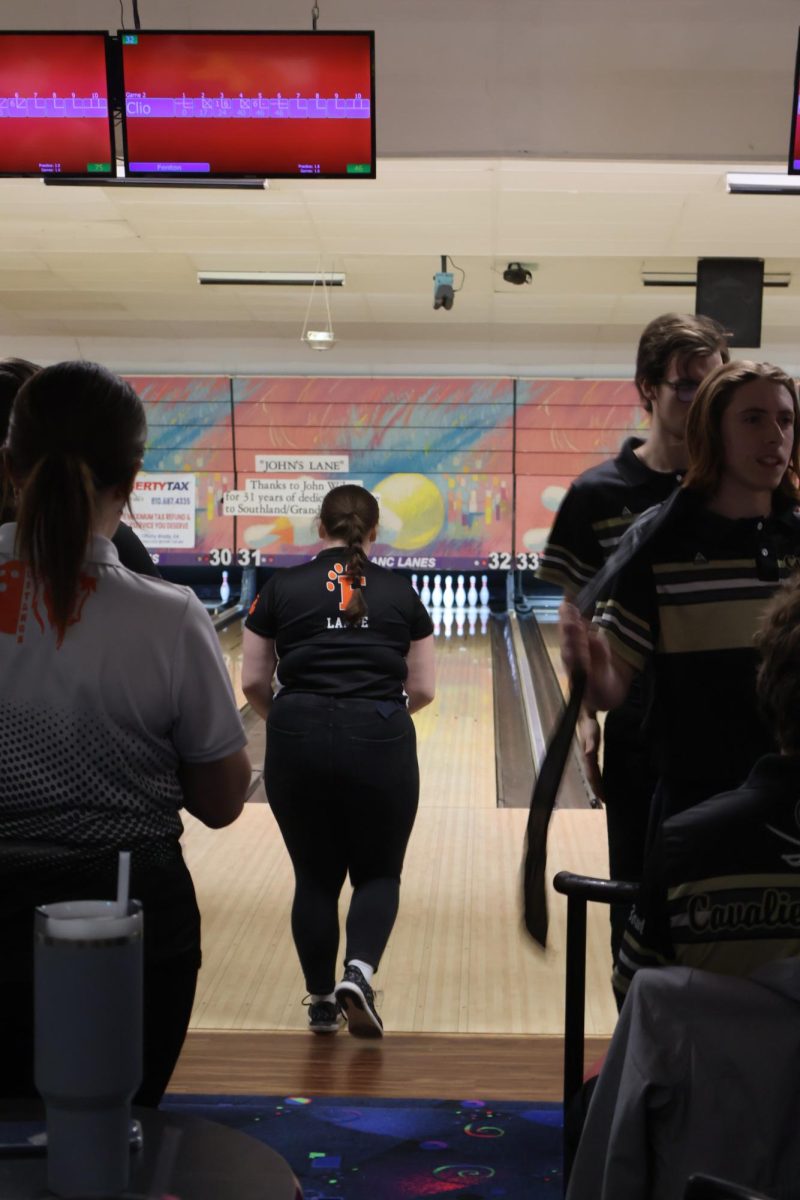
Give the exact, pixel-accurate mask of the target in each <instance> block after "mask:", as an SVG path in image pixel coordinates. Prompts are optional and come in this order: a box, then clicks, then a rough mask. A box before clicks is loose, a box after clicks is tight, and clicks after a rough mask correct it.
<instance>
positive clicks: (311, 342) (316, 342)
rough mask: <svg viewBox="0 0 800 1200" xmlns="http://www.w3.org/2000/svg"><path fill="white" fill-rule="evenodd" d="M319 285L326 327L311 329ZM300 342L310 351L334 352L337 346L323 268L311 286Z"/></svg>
mask: <svg viewBox="0 0 800 1200" xmlns="http://www.w3.org/2000/svg"><path fill="white" fill-rule="evenodd" d="M317 284H319V286H320V288H321V289H322V304H323V321H324V325H323V327H322V328H318V329H311V328H309V322H310V320H311V310H312V308H313V307H314V294H315V292H316V290H317ZM317 307H318V308H319V307H320V306H319V305H317ZM315 319H316V318H315ZM300 340H301V341H302V342H305V344H306V345H307V346H308V348H309V350H332V349H333V347H334V346H335V345H336V337H335V335H334V332H333V319H332V317H331V302H330V298H329V296H328V283H327V279H326V272H325V271H323V270H322V269H321V268H320V270H319V271H317V273H316V275H315V276H314V282H313V283H312V285H311V295H310V296H309V297H308V307H307V308H306V319H305V321H304V322H303V332H302V333H301V334H300Z"/></svg>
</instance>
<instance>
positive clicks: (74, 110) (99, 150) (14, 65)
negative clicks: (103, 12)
mask: <svg viewBox="0 0 800 1200" xmlns="http://www.w3.org/2000/svg"><path fill="white" fill-rule="evenodd" d="M107 42H108V38H107V35H106V34H105V33H8V32H0V175H57V174H61V175H80V176H87V177H88V176H96V175H112V174H114V172H113V170H112V165H113V163H114V151H113V147H114V133H113V126H112V121H111V115H110V112H109V103H108V95H109V88H108V73H107V68H106V46H107Z"/></svg>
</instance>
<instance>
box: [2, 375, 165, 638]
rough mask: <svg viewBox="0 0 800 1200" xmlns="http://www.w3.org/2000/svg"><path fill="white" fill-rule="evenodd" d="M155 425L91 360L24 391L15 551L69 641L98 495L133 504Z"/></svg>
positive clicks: (17, 441) (17, 414)
mask: <svg viewBox="0 0 800 1200" xmlns="http://www.w3.org/2000/svg"><path fill="white" fill-rule="evenodd" d="M146 436H147V422H146V420H145V415H144V407H143V405H142V402H141V400H140V399H139V397H138V396H137V395H136V393H135V392H134V390H133V388H132V387H131V386H130V384H128V383H124V382H123V381H122V380H121V379H118V378H117V376H116V375H113V374H112V373H111V372H110V371H107V370H106V369H105V367H101V366H99V365H98V364H97V363H90V362H64V363H58V364H57V365H56V366H53V367H45V368H44V369H43V370H41V371H39V372H37V374H35V375H33V376H32V377H31V378H30V379H29V380H28V381H27V382H26V383H24V384H23V386H22V387H21V388H20V390H19V392H18V393H17V397H16V400H15V402H14V407H13V410H12V413H11V423H10V425H9V429H8V437H7V442H6V456H7V463H8V467H9V469H10V471H11V473H12V475H13V478H14V482H15V484H16V486H17V487H18V489H19V496H18V502H17V539H16V547H15V552H16V553H17V554H18V555H19V557H20V558H22V559H24V560H26V561H27V563H28V565H29V566H30V568H31V570H32V572H33V576H34V579H35V580H36V582H37V584H41V585H42V586H43V587H44V589H45V592H46V595H47V601H48V607H49V608H50V611H51V614H52V619H53V623H54V625H55V627H56V629H57V631H58V634H59V637H60V638H61V637H63V636H64V634H65V632H66V629H67V625H68V624H69V621H70V617H71V616H72V613H73V610H74V606H75V600H76V597H77V593H78V583H79V575H80V570H81V565H82V563H83V561H84V559H85V557H86V548H87V544H88V541H89V538H90V536H91V534H92V524H93V520H94V516H95V502H96V500H97V498H98V494H99V493H101V492H103V491H105V490H108V489H111V488H114V489H116V490H117V491H118V492H119V495H120V499H121V500H122V501H123V502H127V500H128V499H129V497H130V494H131V490H132V489H133V482H134V479H135V478H136V473H137V471H138V470H139V467H140V466H141V462H142V457H143V454H144V445H145V439H146Z"/></svg>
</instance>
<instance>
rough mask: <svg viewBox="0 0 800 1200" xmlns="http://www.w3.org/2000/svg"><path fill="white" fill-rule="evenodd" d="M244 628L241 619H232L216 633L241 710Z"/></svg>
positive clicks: (243, 698)
mask: <svg viewBox="0 0 800 1200" xmlns="http://www.w3.org/2000/svg"><path fill="white" fill-rule="evenodd" d="M243 630H244V622H243V621H232V622H231V624H230V625H226V626H225V628H224V629H222V630H220V631H219V632H218V634H217V636H218V638H219V644H220V649H221V650H222V657H223V660H224V662H225V666H226V667H227V670H228V675H229V676H230V680H231V684H232V685H233V694H234V696H235V697H236V704H237V706H238V708H239V710H240V711H241V710H242V709H243V708H244V706H245V705H246V704H247V700H246V699H245V695H244V692H243V691H242V634H243Z"/></svg>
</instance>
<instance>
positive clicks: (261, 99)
mask: <svg viewBox="0 0 800 1200" xmlns="http://www.w3.org/2000/svg"><path fill="white" fill-rule="evenodd" d="M119 38H120V44H121V48H122V74H123V88H124V97H125V120H124V140H125V172H126V174H127V175H130V176H133V177H139V178H145V177H148V176H151V177H157V178H165V177H166V178H169V177H176V176H181V177H195V178H198V177H199V178H202V177H206V178H208V177H214V176H216V177H223V178H236V177H240V176H251V177H255V178H270V177H272V178H292V179H296V178H303V177H305V176H319V177H321V178H325V179H340V178H344V179H352V178H359V177H360V178H367V179H371V178H374V177H375V120H374V115H375V114H374V85H373V78H374V37H373V34H372V33H371V32H368V33H349V32H348V33H333V32H327V31H326V32H324V33H312V32H304V33H227V32H221V31H213V32H212V31H209V32H196V31H192V32H188V33H175V32H166V31H157V32H156V31H153V32H151V31H141V32H136V33H131V32H126V31H121V32H120V34H119Z"/></svg>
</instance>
